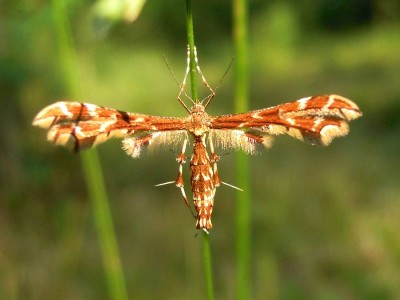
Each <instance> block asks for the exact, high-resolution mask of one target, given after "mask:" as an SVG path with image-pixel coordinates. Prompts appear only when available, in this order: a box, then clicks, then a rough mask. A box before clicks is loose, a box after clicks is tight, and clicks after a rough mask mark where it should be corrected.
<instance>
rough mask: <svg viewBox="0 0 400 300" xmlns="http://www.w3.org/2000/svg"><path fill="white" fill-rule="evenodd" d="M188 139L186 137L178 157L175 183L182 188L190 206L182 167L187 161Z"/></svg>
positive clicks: (184, 197) (186, 201) (185, 199)
mask: <svg viewBox="0 0 400 300" xmlns="http://www.w3.org/2000/svg"><path fill="white" fill-rule="evenodd" d="M187 141H188V139H187V138H186V139H185V140H184V141H183V146H182V151H181V153H180V154H179V155H178V157H177V158H176V161H177V162H178V163H179V171H178V178H176V180H175V185H176V186H177V187H178V188H180V189H181V193H182V196H183V200H184V201H185V203H186V205H187V206H189V201H188V199H187V197H186V193H185V189H184V182H183V176H182V169H183V164H184V163H185V162H186V155H185V151H186V145H187Z"/></svg>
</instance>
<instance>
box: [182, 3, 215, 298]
mask: <svg viewBox="0 0 400 300" xmlns="http://www.w3.org/2000/svg"><path fill="white" fill-rule="evenodd" d="M186 28H187V40H188V45H189V48H190V86H191V89H192V91H191V92H192V99H193V100H196V99H198V94H197V79H196V75H197V73H196V72H197V71H196V63H195V60H194V51H193V50H194V47H195V43H194V30H193V13H192V1H191V0H186ZM203 235H204V238H203V264H204V276H205V282H206V290H207V299H209V300H212V299H214V289H213V279H212V264H211V245H210V237H209V235H208V234H207V233H205V232H203Z"/></svg>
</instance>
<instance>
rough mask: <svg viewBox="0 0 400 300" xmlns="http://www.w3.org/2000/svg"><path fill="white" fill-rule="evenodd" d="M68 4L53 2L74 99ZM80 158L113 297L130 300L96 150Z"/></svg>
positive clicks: (67, 81) (75, 67) (76, 78)
mask: <svg viewBox="0 0 400 300" xmlns="http://www.w3.org/2000/svg"><path fill="white" fill-rule="evenodd" d="M66 3H67V2H65V1H64V0H53V2H52V8H53V18H54V28H55V36H56V39H57V40H56V43H57V46H58V48H59V52H60V64H61V67H62V71H63V75H64V81H65V84H66V89H67V92H68V93H69V94H70V95H71V96H72V97H73V98H76V99H79V98H80V84H79V72H78V71H77V70H79V68H78V63H77V58H76V53H75V49H74V46H73V43H72V37H71V33H70V24H69V20H68V17H67V8H66ZM81 158H82V166H83V171H84V174H85V180H86V185H87V189H88V193H89V198H90V199H91V204H92V209H93V213H94V220H95V224H96V229H97V233H98V236H99V243H100V245H101V248H102V257H103V263H104V267H105V273H106V278H107V284H108V290H109V294H110V298H111V299H118V300H125V299H128V293H127V290H126V286H125V279H124V276H123V272H122V267H121V262H120V257H119V251H118V247H117V242H116V237H115V233H114V228H113V223H112V217H111V213H110V209H109V206H108V198H107V193H106V190H105V185H104V179H103V175H102V172H101V167H100V162H99V159H98V156H97V152H96V151H95V150H92V151H90V152H84V153H82V156H81Z"/></svg>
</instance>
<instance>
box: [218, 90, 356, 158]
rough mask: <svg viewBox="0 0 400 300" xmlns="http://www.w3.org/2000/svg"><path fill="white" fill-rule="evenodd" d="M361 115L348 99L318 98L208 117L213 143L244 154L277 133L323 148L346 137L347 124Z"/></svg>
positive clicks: (325, 96)
mask: <svg viewBox="0 0 400 300" xmlns="http://www.w3.org/2000/svg"><path fill="white" fill-rule="evenodd" d="M361 115H362V113H361V111H360V109H359V108H358V106H357V105H356V104H355V103H354V102H352V101H350V100H349V99H346V98H344V97H342V96H338V95H322V96H313V97H307V98H302V99H300V100H297V101H294V102H289V103H285V104H281V105H277V106H274V107H269V108H264V109H259V110H254V111H250V112H247V113H241V114H235V115H222V116H217V117H214V118H212V120H211V124H212V125H211V128H212V130H213V131H214V136H215V139H216V140H217V144H218V143H219V144H222V145H224V144H225V145H226V146H227V147H231V146H233V147H234V146H236V145H238V146H239V147H240V148H242V149H244V150H246V151H247V152H252V151H253V150H252V149H254V145H255V144H261V143H263V144H265V145H267V146H268V145H269V144H270V138H271V137H270V136H271V135H278V134H288V135H290V136H292V137H295V138H297V139H300V140H302V141H305V142H307V143H309V144H313V145H324V146H326V145H329V144H330V143H331V141H332V140H333V139H334V138H335V137H340V136H344V135H346V134H347V133H348V131H349V127H348V124H347V122H348V121H351V120H354V119H357V118H359V117H360V116H361ZM228 130H231V132H227V131H228ZM227 135H228V137H227ZM226 140H228V142H226ZM247 149H250V150H247Z"/></svg>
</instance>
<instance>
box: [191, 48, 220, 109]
mask: <svg viewBox="0 0 400 300" xmlns="http://www.w3.org/2000/svg"><path fill="white" fill-rule="evenodd" d="M189 55H190V53H189ZM193 55H194V62H195V64H196V69H197V72H199V74H200V76H201V81H202V82H203V84H204V85H205V86H206V87H207V89H208V90H209V91H210V92H211V95H210V96H208V97H209V99H208V102H210V101H211V99H212V98H214V97H215V91H214V90H213V88H212V87H211V86H210V85H209V84H208V82H207V79H206V77H205V76H204V75H203V72H202V71H201V69H200V65H199V59H198V58H197V48H196V46H194V49H193ZM189 58H190V57H189Z"/></svg>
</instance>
